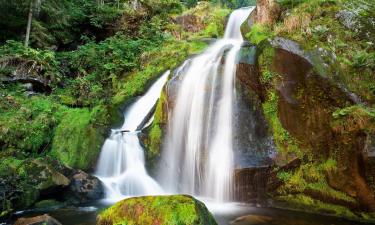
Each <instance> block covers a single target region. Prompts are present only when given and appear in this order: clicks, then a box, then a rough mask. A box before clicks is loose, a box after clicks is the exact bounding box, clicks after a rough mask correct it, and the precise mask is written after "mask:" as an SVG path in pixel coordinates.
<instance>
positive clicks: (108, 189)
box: [96, 71, 170, 202]
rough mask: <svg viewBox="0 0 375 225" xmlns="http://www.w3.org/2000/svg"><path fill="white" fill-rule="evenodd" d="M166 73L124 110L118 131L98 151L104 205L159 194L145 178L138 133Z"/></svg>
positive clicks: (152, 183) (154, 185) (98, 167)
mask: <svg viewBox="0 0 375 225" xmlns="http://www.w3.org/2000/svg"><path fill="white" fill-rule="evenodd" d="M169 73H170V72H169V71H167V72H166V73H164V74H163V75H162V76H161V77H160V78H159V79H158V80H157V81H156V82H155V83H154V84H153V85H152V86H151V88H150V89H149V90H148V91H147V92H146V94H145V95H143V96H142V97H140V98H139V99H138V100H137V101H136V102H134V103H133V104H132V105H131V106H130V107H129V108H128V109H127V110H126V112H125V114H124V118H125V121H124V124H123V125H122V127H121V129H114V130H112V133H111V136H110V137H109V138H108V139H107V140H106V141H105V143H104V145H103V147H102V151H101V154H100V157H99V161H98V166H97V170H96V175H97V176H98V178H99V179H100V180H101V181H102V182H103V184H104V186H105V193H106V200H107V201H111V202H115V201H118V200H121V199H123V198H125V197H129V196H140V195H156V194H162V193H163V191H162V188H161V187H160V186H159V184H158V183H157V182H156V181H155V180H154V179H152V178H151V177H150V176H149V175H148V174H147V171H146V168H145V159H144V151H143V148H142V146H141V145H140V142H139V139H138V133H139V132H140V130H139V129H140V126H141V125H142V124H143V123H144V122H146V121H145V120H146V119H147V115H149V113H150V111H151V110H152V108H153V107H154V106H155V104H156V102H157V100H158V98H159V96H160V93H161V90H162V88H163V86H164V84H165V83H166V81H167V78H168V75H169ZM121 131H126V132H121Z"/></svg>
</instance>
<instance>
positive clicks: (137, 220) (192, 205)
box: [97, 195, 216, 225]
mask: <svg viewBox="0 0 375 225" xmlns="http://www.w3.org/2000/svg"><path fill="white" fill-rule="evenodd" d="M139 212H142V213H139ZM155 223H159V224H165V225H175V224H181V225H216V222H215V220H214V218H213V216H212V215H211V213H210V212H209V211H208V210H207V208H206V206H205V205H204V204H203V203H202V202H200V201H198V200H196V199H194V198H193V197H191V196H187V195H171V196H146V197H137V198H130V199H126V200H123V201H121V202H118V203H116V204H115V205H114V206H112V207H110V208H109V209H107V210H105V211H103V212H101V213H100V215H99V217H98V223H97V224H99V225H108V224H126V225H135V224H155Z"/></svg>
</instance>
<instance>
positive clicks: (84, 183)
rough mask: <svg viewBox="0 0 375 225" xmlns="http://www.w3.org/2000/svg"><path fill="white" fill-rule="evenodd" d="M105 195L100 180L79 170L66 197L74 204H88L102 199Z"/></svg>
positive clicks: (72, 179) (73, 177)
mask: <svg viewBox="0 0 375 225" xmlns="http://www.w3.org/2000/svg"><path fill="white" fill-rule="evenodd" d="M103 195H104V190H103V185H102V183H101V182H100V180H99V179H98V178H96V177H94V176H92V175H90V174H87V173H85V172H83V171H81V170H78V171H77V172H76V173H75V174H74V175H73V176H72V178H71V183H70V185H69V187H68V190H67V192H66V193H65V196H66V198H67V199H68V200H70V201H73V202H74V203H87V202H90V201H94V200H98V199H101V198H102V197H103Z"/></svg>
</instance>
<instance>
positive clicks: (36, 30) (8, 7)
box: [0, 0, 120, 48]
mask: <svg viewBox="0 0 375 225" xmlns="http://www.w3.org/2000/svg"><path fill="white" fill-rule="evenodd" d="M29 7H30V0H27V1H22V0H14V1H0V9H1V10H0V26H1V27H2V28H4V29H1V30H0V42H4V41H5V40H8V39H15V40H22V39H23V36H24V35H23V34H24V33H25V32H26V23H27V18H28V17H27V15H28V12H29ZM33 11H34V17H33V18H34V19H33V22H32V30H31V43H32V45H33V46H35V47H40V48H44V47H49V46H53V45H56V46H58V45H61V44H69V43H71V42H73V41H74V40H77V39H79V37H80V35H81V33H83V32H82V31H83V30H86V31H87V30H88V31H94V30H95V29H97V28H102V27H104V26H108V24H109V23H113V22H114V19H115V18H117V17H118V16H119V15H120V11H119V10H118V9H117V7H115V6H114V5H111V4H103V5H98V3H97V1H94V0H77V1H70V0H48V1H41V3H40V5H36V7H35V8H34V9H33ZM90 35H93V32H92V33H91V34H90Z"/></svg>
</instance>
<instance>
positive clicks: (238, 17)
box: [224, 6, 255, 41]
mask: <svg viewBox="0 0 375 225" xmlns="http://www.w3.org/2000/svg"><path fill="white" fill-rule="evenodd" d="M254 9H255V6H251V7H244V8H240V9H237V10H235V11H233V12H232V14H231V15H230V17H229V20H228V24H227V27H226V29H225V34H224V39H234V40H240V41H243V37H242V34H241V25H242V24H243V23H244V22H245V20H246V19H247V18H248V17H249V15H250V13H251V12H252V11H253V10H254Z"/></svg>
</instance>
